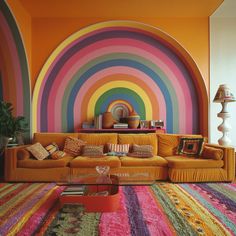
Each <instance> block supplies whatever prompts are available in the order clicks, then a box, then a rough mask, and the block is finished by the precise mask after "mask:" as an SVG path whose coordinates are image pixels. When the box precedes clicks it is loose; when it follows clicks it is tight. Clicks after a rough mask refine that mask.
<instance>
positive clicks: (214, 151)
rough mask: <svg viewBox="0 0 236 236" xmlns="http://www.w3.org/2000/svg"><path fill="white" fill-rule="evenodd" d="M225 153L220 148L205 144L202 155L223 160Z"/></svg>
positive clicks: (205, 157) (206, 157)
mask: <svg viewBox="0 0 236 236" xmlns="http://www.w3.org/2000/svg"><path fill="white" fill-rule="evenodd" d="M223 154H224V153H223V150H222V149H220V148H214V147H207V146H204V148H203V151H202V154H201V157H202V158H204V159H213V160H221V159H222V158H223Z"/></svg>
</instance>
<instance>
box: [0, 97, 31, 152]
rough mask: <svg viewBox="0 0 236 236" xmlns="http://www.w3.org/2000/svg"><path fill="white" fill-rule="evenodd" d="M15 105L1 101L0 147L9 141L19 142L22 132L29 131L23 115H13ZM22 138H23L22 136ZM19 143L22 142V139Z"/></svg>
mask: <svg viewBox="0 0 236 236" xmlns="http://www.w3.org/2000/svg"><path fill="white" fill-rule="evenodd" d="M12 111H13V107H12V104H11V103H9V102H5V101H1V102H0V147H1V148H4V147H6V146H7V144H8V143H9V142H11V143H19V142H17V141H20V140H19V139H20V137H22V134H23V133H24V132H26V131H27V127H28V124H27V123H26V122H25V117H23V116H17V117H15V116H13V114H12ZM21 139H22V138H21ZM19 144H22V140H21V141H20V143H19Z"/></svg>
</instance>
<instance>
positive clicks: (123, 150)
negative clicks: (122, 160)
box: [108, 143, 129, 156]
mask: <svg viewBox="0 0 236 236" xmlns="http://www.w3.org/2000/svg"><path fill="white" fill-rule="evenodd" d="M108 152H109V153H115V154H116V155H117V156H119V155H121V156H124V155H125V154H127V153H128V152H129V144H113V143H108Z"/></svg>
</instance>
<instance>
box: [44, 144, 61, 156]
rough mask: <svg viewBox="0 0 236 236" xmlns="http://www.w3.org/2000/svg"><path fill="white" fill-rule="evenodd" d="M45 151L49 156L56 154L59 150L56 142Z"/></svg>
mask: <svg viewBox="0 0 236 236" xmlns="http://www.w3.org/2000/svg"><path fill="white" fill-rule="evenodd" d="M45 149H46V150H47V151H48V152H49V154H52V153H54V152H56V151H57V150H59V148H58V146H57V144H56V143H54V142H53V143H51V144H49V145H48V146H46V147H45Z"/></svg>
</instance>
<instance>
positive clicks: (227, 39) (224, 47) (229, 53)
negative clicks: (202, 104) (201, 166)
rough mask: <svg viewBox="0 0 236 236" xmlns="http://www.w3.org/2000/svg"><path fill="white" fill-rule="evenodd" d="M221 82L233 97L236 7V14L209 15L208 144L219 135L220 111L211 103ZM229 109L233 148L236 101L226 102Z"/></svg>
mask: <svg viewBox="0 0 236 236" xmlns="http://www.w3.org/2000/svg"><path fill="white" fill-rule="evenodd" d="M233 1H235V0H233ZM223 4H224V3H223ZM221 7H223V5H222V6H221ZM220 84H227V85H228V86H229V88H230V89H231V91H232V92H233V94H234V96H236V9H235V17H234V16H233V17H232V16H231V17H225V16H224V15H222V14H220V16H219V14H217V12H216V14H214V15H213V16H211V17H210V106H209V107H210V116H209V117H210V120H209V131H210V132H209V133H210V135H209V138H210V140H209V141H210V142H211V143H217V140H218V139H219V138H220V137H221V136H222V133H221V132H219V131H218V130H217V127H218V125H219V124H220V123H221V122H222V119H220V118H218V117H217V113H218V112H220V111H221V104H220V103H213V102H212V101H213V99H214V96H215V93H216V91H217V89H218V87H219V85H220ZM228 110H229V112H230V115H231V117H230V118H229V119H228V123H229V124H230V125H231V127H232V129H231V131H230V132H229V134H228V136H229V138H230V139H231V141H232V143H231V145H232V146H234V147H235V148H236V102H232V103H229V104H228Z"/></svg>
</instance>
